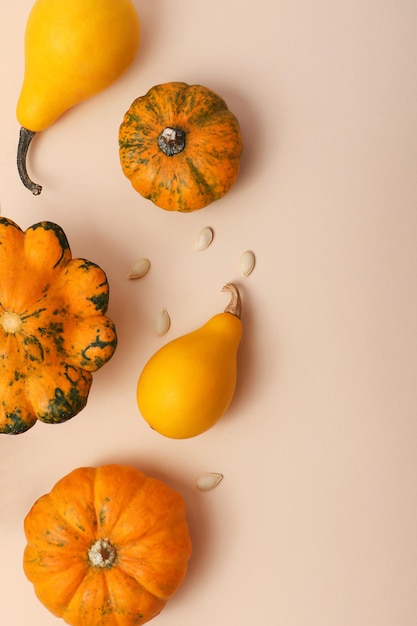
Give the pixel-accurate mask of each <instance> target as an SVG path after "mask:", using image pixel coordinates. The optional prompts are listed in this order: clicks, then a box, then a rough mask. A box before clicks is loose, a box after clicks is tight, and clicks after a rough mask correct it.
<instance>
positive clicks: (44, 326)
mask: <svg viewBox="0 0 417 626" xmlns="http://www.w3.org/2000/svg"><path fill="white" fill-rule="evenodd" d="M108 301H109V287H108V283H107V278H106V275H105V273H104V271H103V270H102V269H101V268H100V267H98V265H96V264H94V263H92V262H91V261H87V260H86V259H73V258H72V254H71V250H70V247H69V244H68V241H67V238H66V236H65V234H64V232H63V230H62V229H61V228H60V226H58V225H57V224H54V223H52V222H39V223H38V224H34V225H33V226H31V227H30V228H28V229H27V230H26V231H25V232H24V231H22V230H21V228H20V227H19V226H18V225H17V224H15V223H14V222H13V221H12V220H9V219H7V218H4V217H3V218H0V433H4V434H19V433H22V432H24V431H26V430H28V429H29V428H31V427H32V426H33V425H34V424H35V423H36V421H37V420H38V419H39V420H41V421H44V422H48V423H59V422H63V421H66V420H68V419H70V418H71V417H73V416H74V415H76V414H77V413H79V412H80V411H81V410H82V409H83V408H84V406H85V405H86V403H87V398H88V394H89V391H90V387H91V384H92V372H94V371H96V370H97V369H99V368H100V367H101V366H102V365H104V364H105V363H106V362H107V361H108V360H109V359H110V358H111V356H112V355H113V353H114V351H115V349H116V346H117V335H116V330H115V326H114V324H113V322H112V320H110V319H109V318H108V317H107V316H106V315H105V313H106V311H107V307H108Z"/></svg>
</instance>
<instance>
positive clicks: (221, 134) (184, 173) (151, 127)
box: [119, 82, 243, 212]
mask: <svg viewBox="0 0 417 626" xmlns="http://www.w3.org/2000/svg"><path fill="white" fill-rule="evenodd" d="M167 128H168V129H173V130H180V131H181V133H184V135H185V146H184V148H183V149H181V150H180V151H178V153H176V151H173V152H175V153H172V152H171V153H169V154H166V153H164V151H163V150H162V149H161V148H160V146H159V145H158V141H159V137H160V135H161V133H162V132H163V131H164V130H165V129H167ZM242 148H243V143H242V135H241V131H240V126H239V123H238V121H237V119H236V117H235V116H234V115H233V113H231V111H230V110H229V109H228V107H227V105H226V102H225V101H224V100H223V99H222V98H221V97H220V96H218V95H217V94H216V93H214V92H213V91H211V90H210V89H208V88H207V87H203V86H201V85H187V84H186V83H182V82H172V83H165V84H162V85H156V86H155V87H152V89H150V90H149V91H148V93H147V94H145V95H144V96H142V97H140V98H137V99H136V100H135V101H134V102H133V103H132V105H131V107H130V108H129V110H128V111H127V113H126V114H125V116H124V119H123V122H122V124H121V126H120V129H119V154H120V162H121V166H122V169H123V172H124V174H125V175H126V176H127V178H129V180H130V181H131V183H132V185H133V187H134V188H135V189H136V191H138V192H139V193H140V194H141V195H142V196H144V197H145V198H147V199H149V200H151V201H152V202H153V203H154V204H156V205H157V206H159V207H160V208H162V209H165V210H168V211H180V212H190V211H195V210H198V209H201V208H203V207H205V206H207V205H208V204H210V203H211V202H213V201H214V200H218V199H219V198H221V197H223V196H224V195H225V193H226V192H227V191H228V190H229V189H230V188H231V186H232V185H233V183H234V182H235V180H236V178H237V176H238V173H239V168H240V157H241V153H242Z"/></svg>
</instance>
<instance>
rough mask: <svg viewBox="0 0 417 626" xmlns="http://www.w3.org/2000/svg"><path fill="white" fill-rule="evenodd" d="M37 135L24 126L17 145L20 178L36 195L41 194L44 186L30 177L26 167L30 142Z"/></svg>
mask: <svg viewBox="0 0 417 626" xmlns="http://www.w3.org/2000/svg"><path fill="white" fill-rule="evenodd" d="M35 135H36V133H35V132H34V131H33V130H28V129H27V128H24V127H23V126H22V128H21V129H20V133H19V144H18V146H17V170H18V172H19V176H20V180H21V181H22V183H23V184H24V186H25V187H26V189H29V191H31V192H32V193H33V195H34V196H39V194H40V192H41V191H42V186H41V185H37V184H36V183H34V182H33V181H32V180H31V179H30V177H29V175H28V173H27V169H26V158H27V153H28V150H29V146H30V143H31V141H32V139H33V138H34V136H35Z"/></svg>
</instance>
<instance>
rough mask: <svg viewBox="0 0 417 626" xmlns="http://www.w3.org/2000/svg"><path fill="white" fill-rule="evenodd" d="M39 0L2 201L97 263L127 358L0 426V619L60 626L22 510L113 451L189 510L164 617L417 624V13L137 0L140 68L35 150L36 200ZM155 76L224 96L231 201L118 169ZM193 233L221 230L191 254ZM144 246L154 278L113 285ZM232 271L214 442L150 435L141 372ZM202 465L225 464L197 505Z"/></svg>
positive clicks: (14, 73)
mask: <svg viewBox="0 0 417 626" xmlns="http://www.w3.org/2000/svg"><path fill="white" fill-rule="evenodd" d="M31 4H32V2H31V0H20V1H19V2H15V1H12V0H3V1H2V3H1V7H0V23H1V26H2V36H1V38H0V59H1V85H2V89H1V100H0V107H1V116H0V125H1V128H0V135H1V146H0V159H1V162H0V205H1V213H2V215H5V216H7V217H10V218H12V219H13V220H15V221H16V222H17V223H18V224H19V225H20V226H21V227H22V228H27V227H28V226H30V225H31V224H33V223H35V222H37V221H40V220H43V219H49V220H52V221H55V222H57V223H58V224H60V225H61V226H62V227H63V228H64V230H65V232H66V234H67V236H68V239H69V241H70V244H71V247H72V251H73V255H74V256H78V257H86V258H88V259H90V260H92V261H95V262H96V263H99V264H100V265H101V266H102V267H103V269H105V271H106V273H107V275H108V278H109V282H110V287H111V304H110V309H109V314H110V315H111V317H112V318H113V319H114V320H115V322H116V324H117V328H118V333H119V347H118V350H117V353H116V355H115V356H114V358H113V359H112V360H111V361H110V362H109V363H108V364H107V365H106V366H105V367H104V368H103V369H102V370H101V371H99V372H98V373H97V374H96V376H95V380H94V383H93V387H92V391H91V395H90V399H89V403H88V406H87V408H86V409H85V410H84V411H83V412H82V413H81V414H79V415H78V416H77V417H75V418H74V419H73V420H71V421H70V422H68V423H66V424H64V425H59V426H46V425H43V424H37V425H36V426H35V427H33V428H32V429H31V430H30V431H29V432H27V433H26V434H23V435H19V436H18V437H8V436H5V435H3V436H2V438H1V439H0V493H1V494H2V495H1V508H0V554H1V561H2V567H1V569H0V582H1V584H0V589H1V614H2V617H1V621H2V623H4V624H6V623H9V624H14V625H17V626H23V625H26V624H31V626H56V625H57V624H58V623H60V620H57V619H56V618H55V617H53V616H52V615H51V614H49V613H48V612H47V611H46V609H44V608H43V606H42V605H40V603H39V602H38V601H37V600H36V598H35V597H34V594H33V590H32V587H31V585H30V584H29V583H28V582H27V581H26V579H25V577H24V575H23V572H22V566H21V559H22V551H23V548H24V544H25V542H24V537H23V532H22V520H23V517H24V515H25V514H26V512H27V511H28V510H29V508H30V506H31V504H32V503H33V501H34V500H35V499H36V498H37V497H38V496H40V495H41V494H43V493H45V492H47V491H49V490H50V488H51V487H52V485H53V484H54V483H55V482H56V481H57V480H58V479H59V478H60V477H61V476H63V475H64V474H66V473H68V472H69V471H71V470H72V469H74V468H75V467H78V466H80V465H97V464H101V463H105V462H120V463H131V464H133V465H136V466H137V467H139V468H141V469H143V470H145V471H148V472H150V473H152V474H153V475H155V476H158V477H161V478H163V479H165V480H166V481H167V482H169V483H170V484H171V485H172V486H174V487H175V488H177V489H179V490H180V491H181V493H182V494H183V495H184V498H185V500H186V504H187V507H188V515H189V521H190V526H191V530H192V535H193V542H194V556H193V558H192V561H191V563H190V569H189V575H188V576H187V578H186V581H185V583H184V585H183V587H182V588H181V590H180V591H179V592H178V594H177V595H176V596H175V598H174V599H173V600H172V601H171V603H170V604H169V605H168V607H167V608H166V609H165V611H164V612H163V613H162V614H161V615H160V616H159V617H158V618H156V619H155V621H154V623H155V624H158V625H159V626H168V625H172V624H177V625H179V624H181V625H182V626H195V624H197V623H198V624H199V626H213V624H216V625H218V626H223V625H224V626H226V625H227V626H230V625H235V624H236V625H237V624H239V626H252V625H262V626H271V625H274V624H279V625H283V626H284V625H285V626H415V625H416V624H417V541H416V530H417V479H416V476H417V472H416V470H417V386H416V379H417V333H416V321H417V282H416V270H417V246H416V242H417V217H416V210H417V177H416V156H417V106H416V105H417V81H416V77H417V38H416V32H417V5H416V3H415V1H414V0H382V1H381V0H380V1H376V0H350V1H349V2H348V1H346V0H341V1H339V2H337V1H336V0H333V1H332V0H318V1H316V2H314V1H307V0H291V1H289V0H273V1H272V0H259V1H258V2H256V3H252V4H248V3H246V4H245V3H242V2H241V1H239V2H238V1H237V0H211V2H196V1H195V0H181V1H177V2H173V1H172V0H148V1H146V0H142V1H139V0H135V5H136V6H137V8H138V12H139V14H140V17H141V21H142V43H141V49H140V53H139V54H138V56H137V59H136V61H135V63H134V65H133V66H132V67H131V68H130V70H129V71H128V72H127V73H126V74H125V75H124V76H123V78H122V79H121V80H120V81H119V82H118V83H117V84H116V85H114V86H113V87H112V88H110V89H108V90H107V91H106V92H103V93H102V94H100V95H99V96H97V97H95V98H94V99H92V100H90V101H88V102H86V103H84V104H83V105H80V106H78V107H77V108H74V109H73V110H72V111H71V112H69V113H68V114H66V115H65V116H64V117H62V118H61V119H60V121H59V122H57V123H56V124H55V125H54V126H53V127H52V128H50V129H49V130H47V131H45V132H44V133H43V134H42V135H40V136H38V137H37V140H36V141H35V142H34V144H33V146H32V151H31V156H30V171H31V173H32V174H33V177H34V178H35V179H36V181H37V182H39V183H42V184H43V185H44V191H43V193H42V195H41V196H40V197H38V198H35V197H33V196H32V195H31V194H30V193H29V192H28V191H27V190H25V189H24V188H23V187H22V186H21V184H20V181H19V180H18V177H17V172H16V167H15V151H16V143H17V136H18V130H19V126H18V123H17V121H16V118H15V105H16V100H17V97H18V93H19V90H20V84H21V79H22V72H23V50H22V41H23V32H24V27H25V22H26V17H27V14H28V12H29V9H30V7H31ZM170 80H183V81H185V82H189V83H200V84H203V85H206V86H208V87H211V88H212V89H214V90H215V91H217V92H218V93H219V94H220V95H222V96H223V97H224V98H225V99H226V101H227V103H228V104H229V106H230V108H231V109H232V111H233V112H234V113H235V114H236V116H237V117H238V118H239V120H240V122H241V127H242V132H243V136H244V139H245V152H244V157H243V160H242V170H241V175H240V177H239V180H238V182H237V183H236V185H235V186H234V188H233V189H232V191H230V193H229V194H228V195H227V196H226V197H225V198H224V199H223V200H221V201H219V202H217V203H215V204H212V205H211V206H210V207H208V208H206V209H203V210H201V211H198V212H196V213H193V214H191V215H179V214H168V213H166V212H164V211H162V210H160V209H157V208H156V207H154V206H153V205H152V204H151V203H150V202H148V201H146V200H143V199H142V198H141V197H139V196H138V194H136V193H135V192H134V191H133V189H132V188H131V187H130V184H129V182H128V181H127V179H125V178H124V176H123V174H122V173H121V169H120V166H119V162H118V148H117V131H118V125H119V123H120V121H121V119H122V116H123V114H124V112H125V111H126V110H127V108H128V107H129V106H130V104H131V102H132V101H133V100H134V98H136V97H137V96H139V95H143V94H144V93H145V92H146V91H147V90H148V89H149V88H150V87H151V86H152V85H154V84H157V83H161V82H166V81H170ZM207 225H209V226H211V227H212V228H213V229H214V231H215V239H214V242H213V244H212V246H211V247H210V248H208V249H207V250H206V251H204V252H201V253H196V252H195V251H194V241H195V238H196V236H197V234H198V232H199V231H200V229H201V228H203V227H204V226H207ZM248 248H251V249H253V250H254V252H255V253H256V256H257V266H256V269H255V271H254V272H253V274H252V275H251V276H250V277H248V278H245V279H243V278H242V277H241V276H240V274H239V257H240V255H241V253H242V252H243V251H244V250H246V249H248ZM142 256H147V257H149V258H150V259H151V261H152V269H151V271H150V273H149V274H148V275H147V277H146V278H144V279H142V280H141V281H136V282H133V281H129V280H128V279H127V278H126V274H127V272H128V270H129V268H130V265H131V264H132V263H133V262H134V261H135V260H136V259H138V258H140V257H142ZM28 280H30V276H28ZM227 281H236V282H237V283H238V284H239V286H240V287H241V291H242V296H243V301H244V302H243V304H244V314H243V323H244V338H243V341H242V345H241V349H240V352H239V371H240V378H239V385H238V389H237V392H236V396H235V399H234V402H233V404H232V406H231V408H230V410H229V412H228V414H227V415H226V416H225V417H224V418H223V419H222V421H221V422H220V423H219V424H218V425H216V427H215V428H213V429H212V430H211V431H209V432H208V433H206V434H204V435H202V436H200V437H198V438H195V439H192V440H188V441H172V440H168V439H165V438H163V437H161V436H160V435H158V434H157V433H154V432H152V431H151V430H150V429H149V428H148V427H147V425H146V424H145V422H144V421H143V419H142V418H141V416H140V415H139V413H138V410H137V408H136V402H135V387H136V380H137V377H138V375H139V373H140V371H141V368H142V367H143V365H144V363H145V362H146V360H147V359H148V358H149V356H150V355H151V354H152V353H153V352H154V351H155V350H156V349H157V348H159V347H160V346H161V345H162V344H163V343H164V341H165V340H167V339H172V338H174V337H175V336H177V335H179V334H182V333H183V332H187V331H189V330H192V329H193V328H195V327H197V326H200V325H201V324H202V323H204V322H205V321H206V320H207V319H208V318H209V317H210V316H211V315H213V314H214V313H217V312H218V311H221V310H223V308H224V306H225V296H224V294H222V293H221V287H222V286H223V284H224V283H225V282H227ZM162 307H166V308H167V309H168V311H169V313H170V315H171V319H172V326H171V329H170V331H169V334H168V335H167V336H166V337H165V338H164V339H161V338H158V337H156V336H155V334H154V332H153V329H152V324H153V320H154V317H155V315H156V313H157V312H158V310H159V309H160V308H162ZM207 471H215V472H221V473H223V474H224V477H225V478H224V480H223V482H222V483H221V484H220V485H219V486H218V487H217V488H216V489H215V490H214V491H212V492H210V493H205V494H203V493H200V492H198V491H197V489H196V488H195V480H196V478H197V477H198V476H200V475H201V474H202V473H204V472H207Z"/></svg>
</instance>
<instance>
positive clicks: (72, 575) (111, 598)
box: [23, 465, 191, 626]
mask: <svg viewBox="0 0 417 626" xmlns="http://www.w3.org/2000/svg"><path fill="white" fill-rule="evenodd" d="M24 529H25V534H26V538H27V546H26V548H25V552H24V561H23V563H24V571H25V574H26V576H27V578H28V579H29V580H30V581H31V582H32V583H33V585H34V590H35V593H36V595H37V596H38V598H39V600H40V601H41V602H42V603H43V604H44V605H45V606H46V607H47V608H48V609H49V610H50V611H51V612H52V613H53V614H54V615H56V616H58V617H62V618H63V619H64V620H65V621H66V622H67V623H68V624H71V625H72V626H140V624H144V623H145V622H147V621H149V620H150V619H152V618H153V617H155V615H157V614H158V613H160V611H161V610H162V609H163V607H164V606H165V604H166V602H167V600H168V599H169V598H170V597H171V596H172V595H173V594H174V592H175V591H176V590H177V589H178V587H179V586H180V584H181V583H182V581H183V579H184V577H185V574H186V571H187V565H188V560H189V558H190V555H191V540H190V536H189V530H188V525H187V521H186V512H185V506H184V503H183V500H182V498H181V496H180V495H179V494H178V493H177V492H176V491H174V490H173V489H172V488H170V487H168V485H166V484H165V483H163V482H161V481H159V480H156V479H154V478H150V477H148V476H146V475H145V474H143V473H142V472H140V471H139V470H137V469H135V468H132V467H128V466H123V465H104V466H101V467H97V468H91V467H84V468H79V469H76V470H74V471H73V472H71V473H70V474H68V475H67V476H65V477H64V478H62V479H61V480H59V481H58V482H57V483H56V485H55V486H54V487H53V489H52V490H51V492H50V493H48V494H46V495H44V496H42V497H41V498H39V499H38V500H37V501H36V502H35V504H34V505H33V507H32V508H31V510H30V511H29V513H28V514H27V516H26V518H25V522H24Z"/></svg>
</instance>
